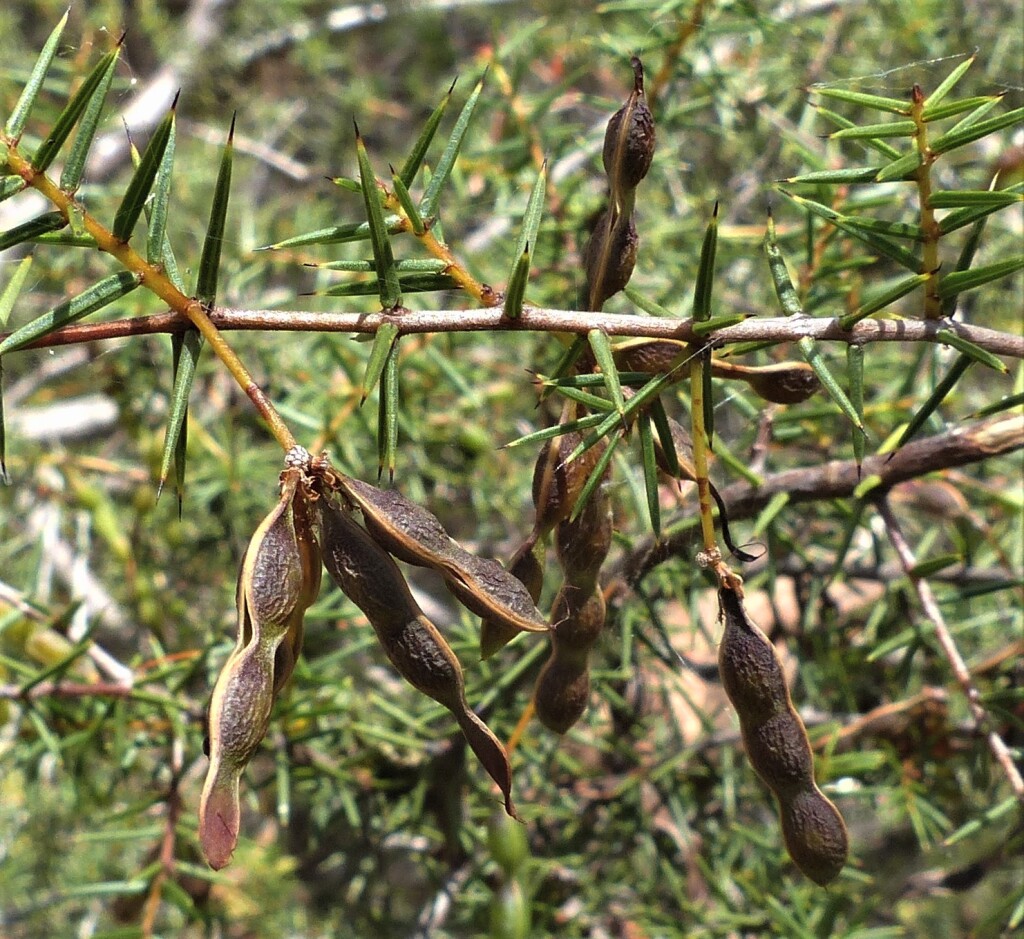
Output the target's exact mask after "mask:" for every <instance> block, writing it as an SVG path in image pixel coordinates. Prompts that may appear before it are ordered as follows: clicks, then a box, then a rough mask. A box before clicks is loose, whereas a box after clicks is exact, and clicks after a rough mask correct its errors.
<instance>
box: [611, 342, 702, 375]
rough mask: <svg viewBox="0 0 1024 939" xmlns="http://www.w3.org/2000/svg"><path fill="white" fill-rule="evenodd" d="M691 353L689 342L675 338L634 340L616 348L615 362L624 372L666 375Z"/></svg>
mask: <svg viewBox="0 0 1024 939" xmlns="http://www.w3.org/2000/svg"><path fill="white" fill-rule="evenodd" d="M689 354H690V346H689V343H685V342H679V341H677V340H675V339H640V340H632V341H628V342H625V343H622V344H620V345H618V346H617V347H616V348H615V364H616V365H618V367H619V370H620V371H623V372H649V373H650V374H652V375H664V374H665V373H666V372H668V371H670V370H671V369H673V368H674V367H675V366H676V365H678V364H679V362H680V361H682V360H683V359H684V358H685V357H686V356H687V355H689Z"/></svg>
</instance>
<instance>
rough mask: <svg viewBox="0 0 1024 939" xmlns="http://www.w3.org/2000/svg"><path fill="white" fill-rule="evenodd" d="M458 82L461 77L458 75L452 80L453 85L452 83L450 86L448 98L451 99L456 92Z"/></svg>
mask: <svg viewBox="0 0 1024 939" xmlns="http://www.w3.org/2000/svg"><path fill="white" fill-rule="evenodd" d="M458 80H459V76H458V75H456V76H455V77H454V78H453V79H452V83H451V84H450V85H449V86H448V97H449V98H450V97H451V96H452V92H453V91H454V90H455V83H456V82H457V81H458Z"/></svg>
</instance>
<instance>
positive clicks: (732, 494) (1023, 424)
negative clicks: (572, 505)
mask: <svg viewBox="0 0 1024 939" xmlns="http://www.w3.org/2000/svg"><path fill="white" fill-rule="evenodd" d="M1022 448H1024V417H1021V416H1020V415H1007V414H1003V415H998V416H996V417H992V418H989V419H988V420H984V421H978V422H976V423H973V424H966V425H964V426H963V427H958V428H956V429H955V430H951V431H948V432H947V433H944V434H936V435H934V436H932V437H926V438H924V439H922V440H914V441H911V442H910V443H908V444H907V445H906V446H904V447H902V448H900V449H899V450H898V451H897V452H896V453H895V454H892V455H891V456H890V457H887V456H869V457H868V458H867V459H865V460H864V463H863V465H862V466H861V467H858V466H857V462H856V460H833V461H830V462H828V463H824V464H818V465H815V466H808V467H804V468H802V469H794V470H786V471H784V472H781V473H774V474H772V475H771V476H766V477H765V478H764V479H763V480H762V482H761V485H760V486H754V485H751V484H750V483H746V482H739V483H733V484H732V485H731V486H727V487H725V488H724V489H722V490H721V493H720V494H721V496H722V501H723V502H724V503H725V506H726V509H727V511H728V513H729V519H730V520H731V521H736V520H738V519H743V518H752V517H753V516H754V515H756V514H757V513H758V512H760V511H761V509H763V508H764V507H765V506H766V505H767V504H768V503H769V502H770V501H771V500H772V499H773V498H775V497H776V496H777V495H779V493H786V494H788V496H789V504H790V505H792V504H795V503H798V502H813V501H817V500H821V499H844V498H849V497H850V496H852V495H853V493H854V490H855V489H856V488H857V487H858V486H859V485H860V484H861V483H862V482H863V481H864V479H866V478H868V477H869V476H877V478H878V491H879V492H886V491H887V490H888V489H890V488H891V487H892V486H895V485H896V484H897V483H901V482H904V481H906V480H908V479H915V478H916V477H918V476H925V475H927V474H928V473H935V472H938V471H940V470H946V469H950V468H952V467H955V466H966V465H968V464H970V463H977V462H980V461H982V460H987V459H990V458H992V457H996V456H1002V455H1005V454H1008V453H1013V452H1014V451H1016V450H1020V449H1022ZM693 548H694V542H693V535H692V532H691V531H690V530H689V529H686V530H682V531H675V532H673V531H672V528H671V526H669V527H668V532H667V534H665V535H664V536H663V537H662V539H661V541H660V542H658V543H657V544H655V542H654V539H653V538H651V537H647V538H642V539H640V540H639V541H638V542H637V543H636V545H635V546H634V548H633V550H632V551H631V552H630V553H629V554H628V555H627V556H625V557H624V558H623V559H622V560H621V561H620V562H619V563H618V564H617V565H616V567H617V568H618V570H619V571H621V572H622V575H623V576H624V577H625V579H626V582H627V583H629V584H636V583H639V582H640V581H641V580H642V579H643V578H644V577H645V576H646V575H647V574H648V573H650V571H652V570H653V569H654V568H655V567H657V566H658V565H659V564H661V563H662V562H663V561H665V560H667V559H668V558H670V557H678V556H681V555H684V556H689V555H690V554H692V552H693ZM613 573H614V572H613Z"/></svg>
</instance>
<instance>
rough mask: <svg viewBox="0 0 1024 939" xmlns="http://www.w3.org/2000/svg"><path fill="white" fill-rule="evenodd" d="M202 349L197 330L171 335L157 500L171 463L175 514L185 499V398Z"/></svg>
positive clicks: (186, 403)
mask: <svg viewBox="0 0 1024 939" xmlns="http://www.w3.org/2000/svg"><path fill="white" fill-rule="evenodd" d="M202 348H203V337H202V336H201V335H200V334H199V332H198V331H197V330H194V329H190V330H187V331H186V332H184V333H174V334H173V335H172V336H171V354H172V357H173V370H174V387H173V389H172V391H171V407H170V413H169V414H168V416H167V431H166V432H165V434H164V448H163V453H162V455H161V457H160V481H159V484H158V486H157V498H158V499H159V498H160V494H161V493H162V492H163V488H164V484H165V483H166V482H167V476H168V475H169V473H170V471H171V463H172V461H173V463H174V475H175V488H176V490H177V493H178V514H179V515H180V514H181V506H182V502H183V500H184V497H185V459H186V450H187V446H188V399H189V395H190V393H191V391H192V382H193V380H194V379H195V374H196V366H197V365H198V363H199V353H200V351H201V350H202Z"/></svg>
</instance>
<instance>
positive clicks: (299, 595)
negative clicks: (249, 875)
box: [199, 451, 320, 869]
mask: <svg viewBox="0 0 1024 939" xmlns="http://www.w3.org/2000/svg"><path fill="white" fill-rule="evenodd" d="M303 452H304V451H303ZM307 456H308V455H307ZM307 483H308V479H307V477H306V476H305V474H304V472H303V470H302V469H301V468H299V467H297V466H290V467H289V468H288V469H286V470H285V471H284V472H283V473H282V474H281V498H280V500H279V501H278V503H277V505H276V506H275V507H274V509H273V511H271V513H270V514H269V515H268V516H267V517H266V518H265V519H264V520H263V522H262V523H261V524H260V526H259V527H258V528H257V529H256V532H255V533H254V534H253V536H252V538H251V539H250V541H249V546H248V548H247V550H246V553H245V557H244V558H243V560H242V569H241V571H240V573H239V576H238V587H237V589H236V593H235V601H236V606H237V612H238V638H237V641H236V643H235V648H234V649H233V650H232V653H231V655H230V656H229V658H228V661H227V663H226V664H225V665H224V668H223V669H222V671H221V673H220V676H219V677H218V679H217V683H216V685H215V686H214V690H213V695H212V697H211V699H210V707H209V716H208V738H207V745H206V749H207V752H208V753H209V756H210V767H209V770H208V772H207V777H206V783H205V785H204V787H203V794H202V800H201V802H200V807H199V840H200V844H201V846H202V849H203V854H204V855H205V857H206V859H207V861H208V862H209V864H210V866H211V867H213V868H215V869H218V868H221V867H223V866H224V865H225V864H227V862H228V861H229V860H230V858H231V854H232V852H233V851H234V849H235V844H236V843H237V841H238V829H239V794H238V788H239V780H240V778H241V775H242V772H243V771H244V770H245V767H246V765H247V764H248V763H249V760H251V759H252V756H253V754H254V753H255V752H256V750H257V748H258V747H259V745H260V741H261V740H262V739H263V737H264V735H265V734H266V732H267V726H268V724H269V722H270V713H271V710H272V708H273V706H274V700H275V698H276V696H277V694H278V692H279V691H280V690H281V688H282V687H283V685H284V684H285V682H286V681H287V680H288V678H289V676H290V675H291V673H292V670H293V669H294V668H295V660H296V658H297V657H298V654H299V651H300V649H301V646H302V621H303V615H304V614H305V611H306V609H307V608H308V607H309V606H310V604H312V603H313V601H314V600H315V599H316V596H317V594H318V593H319V590H320V550H319V546H318V545H317V541H316V538H315V536H314V531H313V526H312V524H311V518H310V514H309V503H308V495H307V492H306V485H307Z"/></svg>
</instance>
